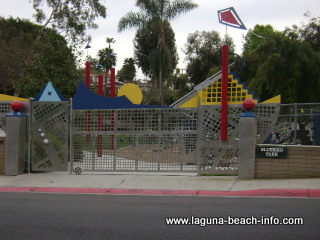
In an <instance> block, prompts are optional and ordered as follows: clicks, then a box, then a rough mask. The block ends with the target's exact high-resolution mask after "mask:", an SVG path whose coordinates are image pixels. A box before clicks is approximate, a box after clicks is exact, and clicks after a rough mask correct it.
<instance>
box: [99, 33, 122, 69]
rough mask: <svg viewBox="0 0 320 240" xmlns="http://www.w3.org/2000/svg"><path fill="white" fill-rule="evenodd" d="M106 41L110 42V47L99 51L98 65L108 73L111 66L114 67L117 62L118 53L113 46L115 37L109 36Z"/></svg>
mask: <svg viewBox="0 0 320 240" xmlns="http://www.w3.org/2000/svg"><path fill="white" fill-rule="evenodd" d="M106 42H107V43H108V47H106V48H103V49H100V50H99V51H98V58H99V60H98V66H97V67H98V69H99V70H101V71H104V72H105V73H106V75H108V73H109V70H110V68H112V67H114V66H115V65H116V63H117V55H116V54H115V52H114V50H113V48H111V43H115V40H114V39H113V38H107V39H106Z"/></svg>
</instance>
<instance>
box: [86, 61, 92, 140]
mask: <svg viewBox="0 0 320 240" xmlns="http://www.w3.org/2000/svg"><path fill="white" fill-rule="evenodd" d="M90 75H91V62H86V86H87V88H89V89H90V87H91V79H90ZM90 124H91V115H90V112H89V111H87V112H86V131H87V132H90V130H91V125H90ZM86 142H90V135H86Z"/></svg>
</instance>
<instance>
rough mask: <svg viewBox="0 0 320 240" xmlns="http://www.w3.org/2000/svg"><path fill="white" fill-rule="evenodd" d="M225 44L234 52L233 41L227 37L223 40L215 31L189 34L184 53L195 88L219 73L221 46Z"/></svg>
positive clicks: (188, 72)
mask: <svg viewBox="0 0 320 240" xmlns="http://www.w3.org/2000/svg"><path fill="white" fill-rule="evenodd" d="M224 43H228V45H229V46H230V47H229V48H230V52H233V51H234V44H233V41H232V39H231V38H230V37H227V39H226V40H222V39H221V37H220V34H219V33H218V32H216V31H214V30H213V31H202V32H199V31H196V32H194V33H191V34H189V36H188V39H187V43H186V44H185V46H184V50H183V51H184V53H185V54H186V60H187V62H188V65H187V74H188V76H189V78H190V83H191V84H192V85H193V86H195V85H198V84H199V83H201V82H203V81H204V80H206V79H207V78H208V77H210V76H212V75H213V74H214V73H216V72H218V71H219V69H220V65H221V46H222V45H223V44H224ZM230 62H231V60H230Z"/></svg>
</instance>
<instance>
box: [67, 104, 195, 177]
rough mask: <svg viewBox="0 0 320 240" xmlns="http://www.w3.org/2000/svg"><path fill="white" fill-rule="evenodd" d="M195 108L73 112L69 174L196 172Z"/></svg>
mask: <svg viewBox="0 0 320 240" xmlns="http://www.w3.org/2000/svg"><path fill="white" fill-rule="evenodd" d="M197 121H198V113H197V109H123V110H122V109H121V110H90V111H79V110H75V111H73V123H74V124H73V146H74V150H73V155H74V157H73V160H74V161H73V164H72V170H74V169H76V168H80V169H81V170H83V171H165V172H170V171H174V172H177V171H192V172H196V171H197V124H198V122H197Z"/></svg>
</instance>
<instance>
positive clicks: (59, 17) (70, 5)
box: [30, 0, 106, 40]
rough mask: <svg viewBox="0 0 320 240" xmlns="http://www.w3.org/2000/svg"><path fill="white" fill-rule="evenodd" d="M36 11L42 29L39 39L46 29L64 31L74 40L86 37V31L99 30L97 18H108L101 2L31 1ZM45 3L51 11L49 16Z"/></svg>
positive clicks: (95, 0)
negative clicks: (45, 9)
mask: <svg viewBox="0 0 320 240" xmlns="http://www.w3.org/2000/svg"><path fill="white" fill-rule="evenodd" d="M30 2H32V6H33V9H34V10H35V14H34V17H35V19H36V22H37V23H38V24H41V25H42V27H41V29H40V31H39V34H38V36H37V39H39V38H41V35H42V32H43V31H44V29H45V28H47V27H49V25H51V26H52V28H55V29H59V30H62V31H64V32H65V33H66V34H67V36H70V37H71V39H72V40H76V39H77V38H79V37H84V36H85V33H86V30H88V29H94V28H97V27H98V25H97V24H96V23H95V22H94V21H95V19H96V18H97V17H103V18H105V17H106V7H105V6H104V5H103V4H101V3H100V0H46V1H45V0H30ZM44 2H45V3H46V5H47V7H48V8H49V9H50V11H49V14H48V15H47V14H46V13H45V11H44Z"/></svg>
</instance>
